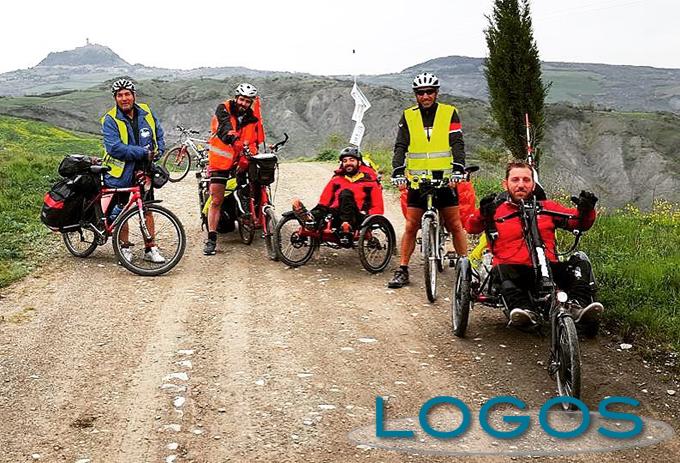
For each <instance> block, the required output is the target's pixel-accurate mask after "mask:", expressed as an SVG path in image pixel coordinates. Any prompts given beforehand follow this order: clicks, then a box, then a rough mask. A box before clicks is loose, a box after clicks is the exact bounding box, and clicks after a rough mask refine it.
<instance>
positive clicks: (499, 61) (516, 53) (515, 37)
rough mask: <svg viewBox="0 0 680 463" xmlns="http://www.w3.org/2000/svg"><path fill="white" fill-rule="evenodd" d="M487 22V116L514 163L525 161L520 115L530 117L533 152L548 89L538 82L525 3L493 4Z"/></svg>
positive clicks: (512, 0)
mask: <svg viewBox="0 0 680 463" xmlns="http://www.w3.org/2000/svg"><path fill="white" fill-rule="evenodd" d="M520 3H521V5H520ZM487 19H488V21H489V28H488V29H486V30H485V31H484V34H485V36H486V43H487V46H488V48H489V56H488V58H486V59H485V61H484V74H485V76H486V81H487V84H488V87H489V103H490V105H491V115H492V116H493V118H494V120H495V121H496V123H497V124H498V127H499V130H500V135H501V139H502V140H503V143H504V145H505V147H506V148H507V149H508V150H509V151H510V152H511V153H512V155H513V156H514V157H515V158H516V159H526V157H527V150H526V143H527V140H526V129H525V125H524V121H525V118H524V115H525V113H528V114H529V120H530V122H531V125H532V146H533V147H534V148H536V147H538V146H539V144H540V142H541V140H542V139H543V127H544V123H545V116H544V106H545V97H546V95H547V93H548V89H549V87H550V85H543V82H542V80H541V62H540V60H539V57H538V47H537V46H536V41H535V40H534V36H533V28H532V24H531V14H530V11H529V0H521V2H520V0H495V2H494V8H493V14H492V15H491V16H487ZM537 154H538V153H535V154H534V160H535V162H536V166H538V160H539V159H538V156H537Z"/></svg>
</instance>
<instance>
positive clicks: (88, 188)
mask: <svg viewBox="0 0 680 463" xmlns="http://www.w3.org/2000/svg"><path fill="white" fill-rule="evenodd" d="M71 180H72V181H73V189H74V190H75V191H76V192H77V193H80V194H81V195H82V196H84V197H86V198H92V197H93V196H94V195H96V194H97V193H98V192H99V189H100V188H101V180H100V176H99V174H89V173H88V174H83V175H78V176H76V177H75V178H72V179H71Z"/></svg>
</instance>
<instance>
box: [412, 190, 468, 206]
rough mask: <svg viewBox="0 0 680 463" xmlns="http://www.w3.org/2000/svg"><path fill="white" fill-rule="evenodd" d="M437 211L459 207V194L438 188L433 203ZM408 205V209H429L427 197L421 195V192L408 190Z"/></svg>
mask: <svg viewBox="0 0 680 463" xmlns="http://www.w3.org/2000/svg"><path fill="white" fill-rule="evenodd" d="M432 204H433V206H434V207H435V208H436V209H443V208H445V207H453V206H457V205H458V193H457V192H456V191H455V190H452V189H451V188H448V187H446V188H437V189H436V190H434V199H433V201H432ZM406 205H407V206H408V207H415V208H417V209H423V210H425V209H427V195H424V194H422V193H421V190H414V189H411V188H409V189H408V196H407V198H406Z"/></svg>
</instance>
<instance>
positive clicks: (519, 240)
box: [464, 200, 595, 265]
mask: <svg viewBox="0 0 680 463" xmlns="http://www.w3.org/2000/svg"><path fill="white" fill-rule="evenodd" d="M540 203H541V204H542V205H543V207H544V208H545V209H547V210H549V211H554V212H562V213H564V214H571V215H575V216H576V217H575V218H573V219H569V220H566V219H562V218H559V217H552V216H549V215H543V214H541V215H539V216H538V232H539V233H540V235H541V238H542V239H543V242H544V243H545V249H546V255H547V257H548V259H549V260H550V261H551V262H557V256H556V255H555V229H556V228H563V229H565V230H575V229H579V230H588V229H589V228H590V227H592V226H593V223H594V222H595V211H594V210H592V211H590V212H589V213H588V214H587V215H585V216H584V217H580V215H579V214H580V213H579V212H578V210H577V209H570V208H568V207H564V206H562V205H561V204H559V203H556V202H555V201H550V200H546V201H540ZM517 208H518V206H517V205H516V204H515V203H513V202H511V201H505V202H504V203H503V204H501V205H499V206H498V208H496V213H495V214H494V219H496V229H497V230H498V238H496V241H495V242H494V246H493V263H494V265H497V264H520V265H531V256H530V254H529V249H528V248H527V245H526V242H525V241H524V234H523V232H522V222H521V220H520V218H519V217H513V218H512V219H509V220H505V221H503V222H498V219H499V218H502V217H505V216H507V215H510V214H511V213H513V212H515V211H517ZM464 226H465V230H467V231H468V233H482V232H483V231H485V230H486V223H485V221H484V218H483V217H482V215H481V214H480V213H479V209H477V210H475V212H474V213H473V214H472V215H471V216H469V217H468V218H467V220H465V221H464Z"/></svg>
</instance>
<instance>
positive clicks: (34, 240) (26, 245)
mask: <svg viewBox="0 0 680 463" xmlns="http://www.w3.org/2000/svg"><path fill="white" fill-rule="evenodd" d="M100 149H101V143H100V141H99V139H98V138H95V137H90V136H83V135H78V134H74V133H71V132H68V131H66V130H63V129H60V128H57V127H54V126H51V125H49V124H45V123H42V122H34V121H28V120H25V119H18V118H13V117H6V116H0V287H3V286H6V285H8V284H9V283H11V282H12V281H14V280H16V279H18V278H21V277H22V276H24V275H25V274H26V273H28V272H29V271H30V270H31V268H32V267H33V266H34V265H35V263H36V262H38V261H39V260H40V258H41V256H42V255H43V254H44V251H45V243H46V242H47V240H48V238H49V231H48V230H47V228H45V227H44V226H43V225H42V223H41V222H40V207H41V205H42V200H43V196H44V194H45V192H46V191H47V190H49V188H50V186H51V185H52V184H53V183H54V182H55V181H56V180H57V179H58V178H59V175H58V174H57V166H58V165H59V161H61V159H62V158H63V156H64V155H66V154H72V153H83V154H98V153H99V151H100Z"/></svg>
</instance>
